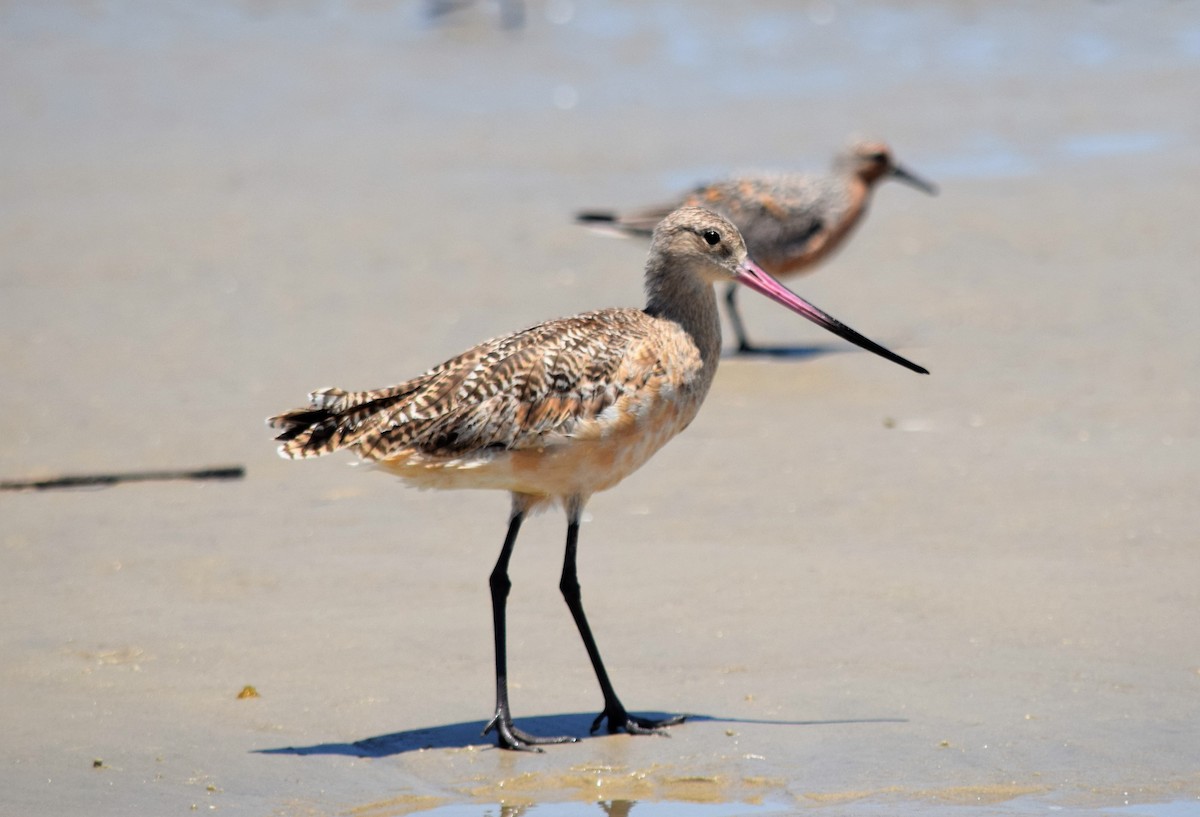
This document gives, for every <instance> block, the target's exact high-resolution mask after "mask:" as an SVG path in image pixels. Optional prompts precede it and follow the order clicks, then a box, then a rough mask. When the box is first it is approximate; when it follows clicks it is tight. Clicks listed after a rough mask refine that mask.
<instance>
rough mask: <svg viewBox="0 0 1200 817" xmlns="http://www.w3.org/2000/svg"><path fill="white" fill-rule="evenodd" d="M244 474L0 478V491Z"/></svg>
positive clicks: (232, 469)
mask: <svg viewBox="0 0 1200 817" xmlns="http://www.w3.org/2000/svg"><path fill="white" fill-rule="evenodd" d="M244 476H246V469H245V467H243V466H241V465H227V466H221V467H218V468H198V469H194V470H190V471H187V470H185V471H129V472H126V473H123V474H68V475H65V476H61V477H50V478H48V479H35V480H12V481H0V491H43V490H46V489H48V488H84V487H89V486H95V485H101V486H103V485H116V484H117V483H119V482H155V481H161V480H169V479H241V478H242V477H244Z"/></svg>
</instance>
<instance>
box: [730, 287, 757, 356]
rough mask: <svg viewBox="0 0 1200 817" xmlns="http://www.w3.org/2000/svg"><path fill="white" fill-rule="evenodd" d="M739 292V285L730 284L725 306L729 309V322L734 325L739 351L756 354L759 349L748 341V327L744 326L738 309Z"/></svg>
mask: <svg viewBox="0 0 1200 817" xmlns="http://www.w3.org/2000/svg"><path fill="white" fill-rule="evenodd" d="M737 292H738V285H737V284H730V285H729V289H727V290H725V305H726V306H727V307H729V309H728V312H729V322H730V323H731V324H733V334H734V336H735V337H736V338H737V350H738V351H739V352H755V351H757V348H756V347H754V346H751V345H750V341H749V340H747V339H746V327H745V326H743V325H742V316H741V314H740V313H739V312H738V308H737Z"/></svg>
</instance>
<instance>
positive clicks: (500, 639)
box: [483, 497, 575, 752]
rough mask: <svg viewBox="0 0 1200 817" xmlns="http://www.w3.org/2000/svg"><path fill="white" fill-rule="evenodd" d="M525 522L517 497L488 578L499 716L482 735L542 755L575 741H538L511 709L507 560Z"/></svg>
mask: <svg viewBox="0 0 1200 817" xmlns="http://www.w3.org/2000/svg"><path fill="white" fill-rule="evenodd" d="M524 518H525V506H524V505H523V504H522V503H521V502H520V501H519V499H518V498H517V497H514V498H513V511H512V517H511V518H510V520H509V522H508V535H507V536H505V537H504V547H503V548H501V549H500V558H498V559H497V560H496V566H495V567H494V568H492V575H491V576H490V577H489V578H488V586H489V587H491V590H492V632H493V636H494V638H495V647H496V714H495V715H493V716H492V719H491V720H490V721H488V725H487V726H485V727H484V729H483V734H485V735H486V734H487V733H488V732H491V731H492V730H493V729H494V730H496V739H497V741H498V743H499V745H500V747H501V748H503V749H521V750H524V751H534V752H540V751H541V749H538V748H537V744H539V743H569V742H571V741H574V740H575V738H573V737H569V736H561V737H536V736H534V735H530V734H529V733H527V732H523V731H521V730H520V729H517V728H516V727H515V726H513V720H512V712H511V711H510V710H509V707H508V647H507V637H506V633H505V621H506V617H505V607H506V604H507V601H508V591H509V589H510V588H511V587H512V582H511V581H510V580H509V578H508V560H509V558H510V557H511V556H512V550H513V545H514V544H516V542H517V533H518V532H520V530H521V520H523V519H524Z"/></svg>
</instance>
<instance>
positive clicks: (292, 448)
mask: <svg viewBox="0 0 1200 817" xmlns="http://www.w3.org/2000/svg"><path fill="white" fill-rule="evenodd" d="M407 386H408V384H404V385H401V386H395V387H393V388H391V389H380V390H377V391H359V392H348V391H344V390H342V389H336V388H325V389H319V390H317V391H315V392H313V393H312V394H310V395H309V396H308V399H309V405H307V406H305V407H303V408H297V409H292V410H291V411H285V412H284V413H283V414H277V415H276V416H274V417H270V418H268V419H267V425H268V426H270V427H271V428H277V429H279V430H280V432H279V434H278V435H277V436H276V437H275V439H276V440H277V441H279V442H280V443H282V445H280V446H279V454H280V456H283V457H287V458H288V459H303V458H306V457H319V456H322V455H323V454H329V453H332V452H334V451H337V450H339V449H342V448H346V447H349V446H352V445H354V444H355V443H356V442H358V439H359V437H360V432H361V431H362V429H363V427H364V421H365V420H367V419H368V418H370V417H373V416H375V415H377V414H378V413H379V412H381V411H385V410H386V409H388V408H389V407H391V406H392V405H394V404H396V403H398V402H400V401H402V400H405V399H407V398H408V396H409V394H410V393H411V391H412V390H411V389H410V388H407Z"/></svg>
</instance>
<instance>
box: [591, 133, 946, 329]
mask: <svg viewBox="0 0 1200 817" xmlns="http://www.w3.org/2000/svg"><path fill="white" fill-rule="evenodd" d="M885 179H896V180H898V181H902V182H905V183H906V184H909V185H911V186H913V187H915V188H917V189H918V190H922V191H924V192H926V193H928V194H930V195H936V194H937V188H936V187H935V186H934V185H933V184H931V183H929V182H927V181H925V180H924V179H922V178H920V177H919V176H916V175H914V174H913V173H911V172H909V171H908V170H906V169H904V168H903V167H901V166H900V165H898V164H896V162H895V160H894V159H893V158H892V151H891V149H890V148H889V147H888V146H887V145H886V144H884V143H883V142H878V141H860V142H855V143H853V144H851V145H850V147H849V148H847V149H846V150H844V151H843V152H842V153H839V154H838V155H837V157H836V158H835V159H834V162H833V169H832V172H830V173H827V174H823V175H816V174H810V173H786V174H782V173H781V174H755V175H739V176H734V177H732V178H728V179H724V180H721V181H717V182H713V183H711V184H704V185H701V186H699V187H697V188H695V189H694V190H692V191H691V192H689V193H687V194H685V195H683V196H681V197H679V198H678V199H676V200H675V201H674V202H672V203H670V204H665V205H662V206H658V207H648V208H645V209H641V210H634V211H631V212H628V213H616V212H611V211H586V212H581V213H579V214H578V215H577V216H576V220H577V221H578V222H579V223H581V224H584V225H586V226H589V227H593V228H595V229H598V230H601V231H604V232H608V233H614V234H617V235H623V236H645V237H648V236H650V235H651V234H652V233H653V232H654V226H655V225H656V224H658V222H659V221H660V220H662V219H663V218H664V217H665V216H666V215H667V214H668V213H670V212H671V211H673V210H675V209H676V208H678V207H683V206H697V207H706V208H708V209H710V210H712V211H714V212H716V213H719V214H721V215H722V216H724V217H725V218H727V219H729V220H730V221H732V222H733V224H734V225H735V226H736V227H737V228H738V230H740V231H741V233H742V237H743V238H744V239H745V242H746V247H747V248H748V249H749V251H750V257H751V258H753V259H754V260H755V261H757V262H758V264H759V265H761V266H762V268H763V269H764V270H766V271H767V272H768V273H770V274H771V275H774V276H777V277H780V278H782V277H786V276H788V275H797V274H802V273H804V272H808V271H811V270H812V269H813V268H815V266H816V265H817V264H818V263H819V262H820V261H822V260H823V259H825V258H828V257H829V256H830V255H832V254H833V253H834V252H835V251H836V250H837V249H838V248H839V247H841V246H842V245H843V244H844V243H845V241H846V238H847V237H848V236H849V235H850V234H851V233H852V232H853V231H854V229H855V227H857V226H858V224H859V223H860V222H861V221H862V218H863V216H864V215H865V214H866V212H867V207H868V205H869V204H870V200H871V192H872V191H873V190H874V188H875V185H876V184H878V183H879V182H881V181H883V180H885ZM725 301H726V304H727V306H728V310H727V311H728V314H729V321H730V323H731V324H732V325H733V332H734V335H735V336H736V339H737V349H738V351H739V352H744V353H749V352H758V351H763V350H762V349H760V348H759V347H756V346H754V345H753V344H752V343H751V342H750V340H749V339H748V337H747V335H746V329H745V326H744V324H743V323H742V318H741V314H740V313H739V312H738V308H737V287H736V286H734V285H732V284H731V285H730V286H729V287H728V288H727V289H726V291H725Z"/></svg>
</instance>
